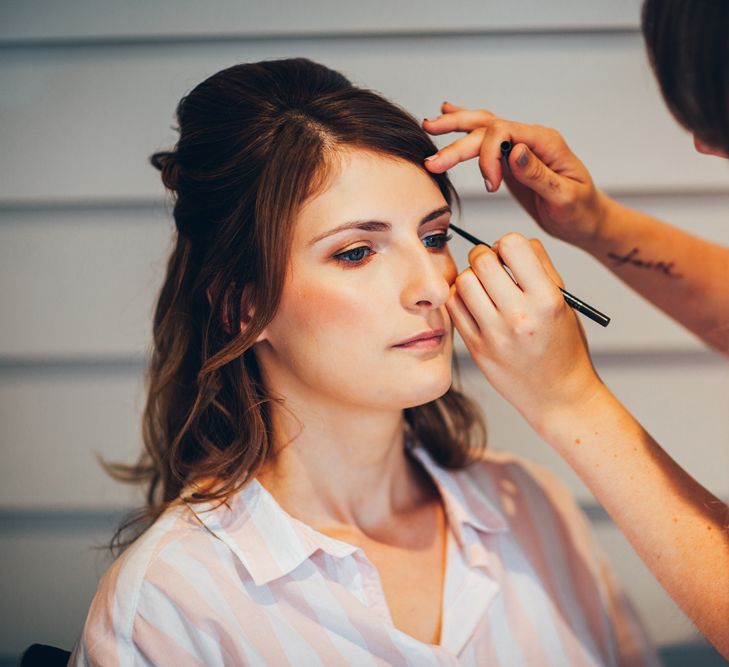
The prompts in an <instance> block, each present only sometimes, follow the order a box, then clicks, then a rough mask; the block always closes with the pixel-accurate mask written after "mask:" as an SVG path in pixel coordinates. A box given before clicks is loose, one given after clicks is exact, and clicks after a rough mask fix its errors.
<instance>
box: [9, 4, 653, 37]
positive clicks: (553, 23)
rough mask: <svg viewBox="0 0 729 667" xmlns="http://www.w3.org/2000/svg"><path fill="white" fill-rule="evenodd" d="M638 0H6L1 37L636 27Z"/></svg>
mask: <svg viewBox="0 0 729 667" xmlns="http://www.w3.org/2000/svg"><path fill="white" fill-rule="evenodd" d="M69 4H70V6H69ZM639 6H640V5H639V2H638V0H612V1H611V2H609V3H606V2H600V0H581V1H580V0H551V2H549V3H539V4H537V3H531V6H530V7H529V8H528V11H525V7H524V6H523V4H522V3H515V2H512V1H511V0H489V2H482V1H481V0H460V1H459V2H456V3H448V4H444V3H442V2H438V1H437V0H418V1H415V0H409V1H407V2H402V1H401V2H388V1H387V0H371V1H370V2H365V3H363V2H341V1H338V0H312V1H310V2H305V3H298V2H291V1H290V0H289V1H286V0H273V1H271V0H246V1H245V2H241V1H240V0H208V2H205V3H204V4H202V3H199V2H195V1H194V0H174V1H168V2H153V3H128V2H122V3H120V2H115V1H114V0H76V1H75V2H73V3H63V4H59V3H57V2H53V0H4V2H3V3H2V5H0V19H1V20H0V41H6V42H18V41H20V40H68V39H72V40H84V39H97V40H98V39H106V40H109V39H112V40H116V39H141V38H157V39H158V38H161V37H166V38H189V37H199V36H205V37H207V38H210V37H221V36H226V37H239V36H245V35H292V36H296V35H302V34H304V35H306V34H314V35H321V34H331V33H335V34H362V33H372V32H376V33H419V32H456V31H457V32H471V31H494V30H565V29H576V28H579V29H583V30H584V29H602V30H609V29H625V28H633V29H635V28H636V27H637V25H638V15H639Z"/></svg>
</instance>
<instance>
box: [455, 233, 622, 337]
mask: <svg viewBox="0 0 729 667" xmlns="http://www.w3.org/2000/svg"><path fill="white" fill-rule="evenodd" d="M450 228H451V229H452V230H453V231H454V232H456V233H457V234H459V235H460V236H462V237H463V238H464V239H466V240H467V241H470V242H471V243H473V244H474V245H479V244H481V245H485V246H486V247H487V248H490V247H491V246H490V245H489V244H488V243H486V242H485V241H482V240H481V239H479V238H477V237H475V236H474V235H473V234H469V233H468V232H467V231H465V230H464V229H461V228H460V227H456V226H455V225H454V224H453V223H451V224H450ZM559 291H560V292H562V295H563V296H564V300H565V301H566V302H567V305H568V306H571V307H572V308H574V309H575V310H576V311H577V312H578V313H582V314H583V315H584V316H585V317H589V318H590V319H591V320H593V321H594V322H597V323H598V324H600V325H601V326H603V327H606V326H607V325H608V324H610V318H609V317H608V316H607V315H604V314H603V313H601V312H600V311H599V310H597V309H596V308H593V307H592V306H591V305H590V304H588V303H585V302H584V301H582V300H581V299H578V298H577V297H576V296H574V295H573V294H570V293H569V292H567V291H566V290H563V289H562V288H561V287H560V288H559Z"/></svg>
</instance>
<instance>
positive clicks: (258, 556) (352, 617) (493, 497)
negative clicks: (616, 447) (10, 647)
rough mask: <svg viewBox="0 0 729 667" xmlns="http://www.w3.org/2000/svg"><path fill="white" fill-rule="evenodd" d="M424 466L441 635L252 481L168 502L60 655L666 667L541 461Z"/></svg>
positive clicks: (126, 660) (490, 459) (131, 660)
mask: <svg viewBox="0 0 729 667" xmlns="http://www.w3.org/2000/svg"><path fill="white" fill-rule="evenodd" d="M412 451H413V453H414V455H415V456H417V457H418V459H419V460H420V461H421V462H422V464H423V466H424V467H425V469H426V470H427V471H428V472H429V474H430V475H431V476H432V478H433V480H434V481H435V483H436V485H437V487H438V489H439V490H440V493H441V495H442V498H443V502H444V506H445V508H446V516H447V519H448V524H449V530H448V546H447V565H446V577H445V591H444V599H443V610H442V618H443V621H442V633H441V641H440V644H439V645H434V644H426V643H423V642H421V641H418V640H416V639H414V638H413V637H411V636H410V635H408V634H406V633H404V632H401V631H399V630H398V629H397V628H395V626H394V625H393V623H392V620H391V617H390V613H389V611H388V606H387V603H386V600H385V596H384V593H383V591H382V587H381V584H380V580H379V576H378V574H377V571H376V569H375V568H374V566H373V565H372V564H371V563H370V561H369V560H368V559H367V556H366V555H365V553H364V552H363V551H362V550H361V549H359V548H357V547H354V546H352V545H350V544H347V543H345V542H343V541H340V540H337V539H333V538H330V537H328V536H326V535H324V534H322V533H319V532H317V531H316V530H314V529H313V528H311V527H310V526H307V525H306V524H304V523H302V522H300V521H298V520H297V519H294V518H293V517H291V516H290V515H289V514H287V513H286V512H285V511H284V510H283V509H282V508H281V506H280V505H279V504H278V503H277V502H276V500H275V499H274V498H273V497H272V496H271V494H269V493H268V491H266V489H265V488H264V487H263V486H262V485H261V484H260V483H259V482H258V481H256V480H254V481H252V482H251V483H250V484H249V485H248V486H246V487H245V488H244V489H243V490H242V491H241V492H239V493H238V494H237V495H236V496H234V497H233V498H232V499H231V500H230V501H229V503H228V507H226V506H221V507H219V508H217V509H210V507H212V505H211V506H210V507H205V506H202V505H194V506H187V505H178V506H176V507H173V508H170V509H169V510H168V511H167V512H166V513H165V514H163V515H162V516H161V517H160V519H159V520H158V521H157V522H156V523H155V524H154V525H153V526H152V527H151V528H150V529H149V530H148V531H147V532H146V533H145V534H144V535H143V536H142V537H140V538H139V539H138V540H137V542H135V543H134V544H133V545H132V547H130V548H129V549H128V550H127V551H126V552H125V553H124V554H123V555H122V556H121V557H120V558H119V559H117V561H116V562H115V563H114V564H113V565H112V567H111V568H110V569H109V571H108V572H107V573H106V574H105V575H104V577H103V578H102V580H101V583H100V585H99V588H98V591H97V593H96V596H95V597H94V600H93V602H92V605H91V609H90V611H89V614H88V618H87V620H86V624H85V626H84V629H83V634H82V636H81V638H80V639H79V641H78V642H77V644H76V646H75V649H74V652H73V654H72V656H71V660H70V662H69V664H71V665H100V666H103V667H112V666H115V665H175V666H183V665H200V666H203V665H205V666H207V667H210V666H215V665H256V666H258V665H274V666H278V665H293V666H296V667H298V666H304V667H313V666H316V665H338V666H339V665H357V666H360V665H361V666H373V667H374V666H375V665H412V666H413V667H430V666H432V667H436V666H444V665H474V666H476V665H478V666H481V665H489V666H493V667H500V666H508V667H517V666H519V665H538V666H539V667H549V666H554V667H567V666H573V665H610V666H615V667H617V666H621V667H625V666H633V665H636V666H637V665H641V666H644V665H660V662H659V661H658V658H657V657H656V654H655V652H654V651H653V649H652V647H651V645H650V643H649V641H648V640H647V638H646V636H645V634H644V632H643V629H642V628H641V625H640V623H639V622H638V620H637V617H636V615H635V613H634V611H633V609H632V608H631V605H630V604H629V602H628V600H627V599H626V598H625V596H624V595H623V593H622V592H621V591H620V589H619V587H618V586H617V585H616V584H615V582H614V581H613V578H612V576H611V573H610V571H609V568H608V567H607V566H606V564H605V562H604V560H603V558H602V556H601V554H600V553H599V551H598V550H597V548H596V545H595V543H594V540H593V538H592V536H591V534H590V531H589V527H588V525H587V522H586V520H585V518H584V516H583V515H582V514H581V512H580V511H579V509H578V508H577V507H576V505H575V504H574V502H573V500H572V499H571V497H570V495H569V493H568V492H567V491H566V490H565V489H564V487H563V486H562V485H561V483H559V482H558V481H557V480H556V479H555V478H554V477H553V476H552V475H551V474H550V473H548V472H547V471H545V470H544V469H541V468H539V467H537V466H535V465H534V464H531V463H528V462H526V461H524V460H522V459H519V458H516V457H513V456H510V455H504V454H495V453H488V454H486V455H485V456H484V459H483V460H482V461H479V462H478V463H476V464H475V465H473V466H471V467H470V468H468V469H466V470H463V471H458V472H452V471H446V470H444V469H441V468H439V467H438V466H437V465H436V464H435V463H434V462H433V461H432V460H431V459H430V457H429V456H428V454H427V453H426V452H425V451H424V450H422V449H420V448H415V449H413V450H412Z"/></svg>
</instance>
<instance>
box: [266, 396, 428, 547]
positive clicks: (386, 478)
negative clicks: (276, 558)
mask: <svg viewBox="0 0 729 667" xmlns="http://www.w3.org/2000/svg"><path fill="white" fill-rule="evenodd" d="M274 425H275V428H274V432H275V441H276V442H277V443H286V442H288V443H289V444H288V445H285V446H281V445H279V446H278V447H277V451H276V453H275V454H274V455H273V456H271V457H270V459H269V461H267V463H266V464H264V467H263V469H262V470H261V472H260V473H259V475H258V477H257V479H258V481H259V482H260V483H261V484H262V485H263V486H264V487H265V488H266V489H267V490H268V491H269V492H270V493H271V494H272V495H273V496H274V498H276V500H277V501H278V502H279V504H281V506H282V507H283V508H284V509H285V510H286V511H287V512H288V513H289V514H291V515H292V516H294V517H296V518H297V519H299V520H301V521H303V522H305V523H307V524H309V525H312V526H323V525H326V526H346V527H354V528H356V529H359V530H361V531H362V532H364V533H368V534H371V533H376V532H377V531H378V528H379V527H382V526H386V525H387V524H390V523H392V520H393V518H397V517H398V516H401V517H404V516H406V515H407V514H408V513H410V512H412V511H413V510H414V509H416V508H417V507H419V506H421V505H422V504H423V503H425V502H428V501H430V500H432V498H433V490H434V489H433V485H432V482H430V480H429V479H428V478H427V474H425V473H424V472H423V471H422V469H421V468H420V466H419V464H418V463H417V462H415V461H413V460H412V458H411V457H410V456H409V455H408V454H407V453H406V451H405V447H404V434H405V421H404V416H403V413H402V411H397V412H388V413H383V412H368V411H364V410H362V409H361V408H359V407H357V408H352V409H349V410H347V409H346V408H344V407H342V406H338V407H337V410H336V413H331V414H327V415H322V414H321V412H320V413H319V414H315V413H314V412H312V411H311V409H310V407H309V408H307V409H305V410H297V411H296V419H294V418H293V417H292V416H291V415H290V414H289V413H284V412H279V413H277V414H276V415H275V418H274Z"/></svg>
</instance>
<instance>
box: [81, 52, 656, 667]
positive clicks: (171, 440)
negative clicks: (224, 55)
mask: <svg viewBox="0 0 729 667" xmlns="http://www.w3.org/2000/svg"><path fill="white" fill-rule="evenodd" d="M177 116H178V119H179V131H180V138H179V142H178V144H177V146H176V148H175V150H174V151H173V152H163V153H157V154H156V155H154V156H153V158H152V161H153V164H155V166H157V167H158V168H160V169H161V171H162V179H163V181H164V184H165V185H166V187H167V188H169V189H170V190H171V191H172V192H173V193H174V196H175V208H174V218H175V223H176V226H177V234H176V244H175V247H174V249H173V251H172V255H171V257H170V260H169V265H168V269H167V275H166V278H165V281H164V285H163V287H162V290H161V293H160V296H159V301H158V304H157V309H156V313H155V318H154V350H153V356H152V359H151V364H150V368H149V377H148V380H149V395H148V403H147V407H146V411H145V416H144V440H145V445H146V451H145V454H144V456H143V457H142V459H141V460H140V461H139V464H138V465H136V466H132V467H128V468H123V467H119V466H117V467H116V468H115V470H116V474H117V476H123V477H125V478H126V479H128V480H132V481H146V482H147V483H148V503H149V504H148V507H147V508H146V510H145V511H144V513H143V514H142V515H141V516H137V517H136V518H137V521H131V523H130V522H128V523H127V525H126V526H122V528H121V529H120V532H119V533H117V536H116V538H117V539H116V543H117V544H118V545H124V544H125V543H124V541H123V540H122V536H123V535H125V534H127V533H126V532H123V531H125V529H127V528H130V527H131V528H134V527H135V526H137V527H141V528H144V530H140V529H139V528H138V529H137V530H136V531H134V533H135V534H139V533H140V532H141V535H140V536H138V537H137V538H136V539H132V540H127V543H129V542H131V546H129V548H127V549H126V550H125V551H124V553H123V554H122V555H121V556H120V557H119V558H118V559H117V560H116V562H115V563H114V564H113V565H112V567H111V568H110V569H109V571H108V572H107V573H106V574H105V575H104V577H103V579H102V581H101V583H100V585H99V589H98V591H97V593H96V596H95V598H94V600H93V603H92V605H91V609H90V611H89V615H88V618H87V621H86V625H85V627H84V630H83V634H82V636H81V638H80V640H79V642H78V643H77V645H76V647H75V650H74V653H73V656H72V659H71V664H76V665H103V666H105V667H108V666H111V665H131V664H134V665H136V664H145V665H148V664H153V665H207V666H210V665H233V664H245V665H306V666H309V665H417V666H420V665H456V664H468V665H509V666H514V665H540V666H543V665H555V666H559V667H564V666H565V665H623V666H624V665H646V664H656V662H657V661H656V658H655V655H654V653H653V651H652V649H651V647H650V646H649V644H648V642H647V641H646V638H645V636H644V634H643V631H642V629H641V627H640V624H639V623H638V621H637V619H636V617H635V615H634V613H633V611H632V610H631V607H630V605H629V604H628V602H627V600H626V598H625V597H624V596H623V594H622V593H621V592H620V590H619V589H618V588H617V587H616V585H615V583H614V582H613V580H612V578H611V575H610V573H609V571H608V569H607V568H606V566H605V564H604V562H603V560H602V558H601V556H600V555H599V553H598V552H597V551H596V548H595V544H594V542H593V539H592V537H591V536H590V534H589V531H588V528H587V526H586V522H585V520H584V518H583V516H582V515H581V514H580V513H579V510H578V509H577V508H576V506H575V505H574V503H573V501H572V500H571V499H570V497H569V494H568V493H567V492H566V491H565V490H564V489H563V487H562V486H560V485H559V483H557V482H556V481H555V480H554V479H553V478H552V477H551V476H550V475H549V474H547V473H546V472H545V471H544V470H541V469H538V468H537V467H535V466H534V465H532V464H529V463H527V462H525V461H522V460H520V459H518V458H516V457H512V456H508V455H504V454H492V453H488V452H485V451H484V447H485V430H484V428H483V423H482V420H481V417H480V414H479V412H478V410H477V409H476V408H475V406H474V405H473V404H472V403H471V402H470V401H469V400H468V399H467V398H466V397H464V396H463V395H462V394H461V393H459V392H458V391H457V390H456V389H455V388H454V387H453V386H452V377H451V373H452V352H453V328H452V325H451V321H450V318H449V316H448V312H447V310H446V301H447V299H448V297H449V288H450V285H451V284H452V283H453V282H454V280H455V278H456V275H457V269H456V266H455V264H454V262H453V259H452V257H451V255H450V252H449V250H448V246H447V241H448V239H449V235H448V226H449V220H450V215H451V204H453V203H454V201H455V199H456V195H455V192H454V191H453V189H452V186H451V184H450V182H449V181H448V178H447V177H446V176H445V175H441V174H430V173H428V172H427V171H426V170H425V169H424V168H423V160H424V158H425V157H426V156H428V155H431V154H432V153H434V152H435V147H434V145H433V144H432V142H431V141H430V139H429V138H428V136H427V135H426V134H425V132H424V131H423V130H422V129H421V128H420V126H419V125H418V123H417V121H416V120H415V119H414V118H412V117H411V116H410V115H408V114H407V113H405V112H404V111H402V110H401V109H399V108H398V107H396V106H394V105H393V104H391V103H390V102H388V101H386V100H385V99H383V98H382V97H380V96H379V95H376V94H374V93H373V92H370V91H368V90H363V89H361V88H357V87H355V86H353V85H351V84H350V82H349V81H348V80H347V79H346V78H344V77H343V76H342V75H340V74H338V73H336V72H333V71H332V70H329V69H327V68H326V67H323V66H321V65H318V64H315V63H312V62H311V61H308V60H305V59H292V60H280V61H268V62H260V63H253V64H245V65H237V66H235V67H231V68H229V69H226V70H223V71H221V72H218V73H217V74H215V75H213V76H211V77H210V78H209V79H207V80H206V81H204V82H202V83H201V84H200V85H198V86H197V87H196V88H195V89H194V90H193V91H192V92H191V93H190V94H189V95H187V96H186V97H184V98H183V99H182V101H181V102H180V105H179V107H178V109H177Z"/></svg>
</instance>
